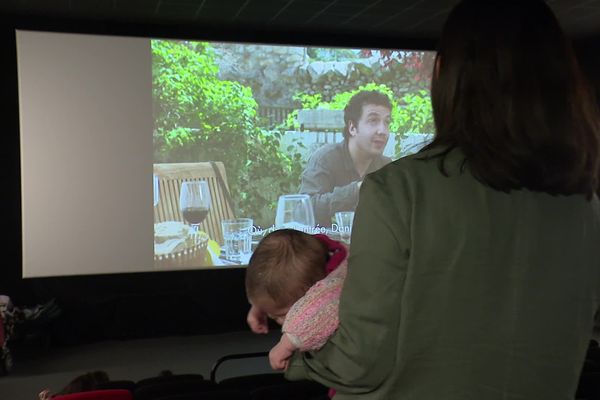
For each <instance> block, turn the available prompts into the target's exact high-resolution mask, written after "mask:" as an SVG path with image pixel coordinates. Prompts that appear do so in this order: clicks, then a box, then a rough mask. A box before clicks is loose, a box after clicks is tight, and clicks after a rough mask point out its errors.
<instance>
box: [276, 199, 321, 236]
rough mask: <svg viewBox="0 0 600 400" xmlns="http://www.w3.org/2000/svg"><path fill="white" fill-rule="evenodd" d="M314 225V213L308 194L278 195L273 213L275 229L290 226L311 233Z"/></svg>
mask: <svg viewBox="0 0 600 400" xmlns="http://www.w3.org/2000/svg"><path fill="white" fill-rule="evenodd" d="M314 226H315V215H314V212H313V207H312V202H311V201H310V196H309V195H307V194H285V195H282V196H279V201H278V202H277V214H275V227H276V228H277V229H281V228H290V229H296V230H299V231H303V232H306V233H311V231H312V229H313V228H314Z"/></svg>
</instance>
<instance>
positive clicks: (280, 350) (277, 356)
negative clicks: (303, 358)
mask: <svg viewBox="0 0 600 400" xmlns="http://www.w3.org/2000/svg"><path fill="white" fill-rule="evenodd" d="M295 350H296V347H295V346H294V345H293V344H292V342H291V341H290V340H289V338H288V336H287V334H285V333H284V334H283V335H282V336H281V340H280V341H279V343H277V344H276V345H275V347H273V348H272V349H271V351H270V352H269V363H270V364H271V368H273V369H274V370H276V371H282V370H283V371H285V370H286V369H287V367H288V363H289V361H290V357H292V354H294V351H295Z"/></svg>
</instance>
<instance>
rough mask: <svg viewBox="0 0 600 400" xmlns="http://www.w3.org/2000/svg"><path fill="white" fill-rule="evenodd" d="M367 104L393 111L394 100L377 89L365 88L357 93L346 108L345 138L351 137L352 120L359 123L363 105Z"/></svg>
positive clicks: (356, 123)
mask: <svg viewBox="0 0 600 400" xmlns="http://www.w3.org/2000/svg"><path fill="white" fill-rule="evenodd" d="M367 104H372V105H376V106H383V107H386V108H388V109H389V110H390V111H392V102H391V101H390V98H389V97H388V96H387V95H385V94H383V93H381V92H378V91H376V90H363V91H360V92H358V93H356V94H355V95H354V96H352V98H351V99H350V101H348V104H346V107H345V108H344V139H346V140H348V138H350V121H352V123H354V125H358V120H359V119H360V117H361V116H362V112H363V106H365V105H367Z"/></svg>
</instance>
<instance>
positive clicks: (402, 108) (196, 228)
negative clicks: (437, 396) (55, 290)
mask: <svg viewBox="0 0 600 400" xmlns="http://www.w3.org/2000/svg"><path fill="white" fill-rule="evenodd" d="M16 33H17V34H16V39H17V67H18V83H19V118H20V139H21V140H20V151H21V190H22V193H21V209H22V243H23V276H24V277H43V276H65V275H92V274H114V273H129V272H149V271H157V272H159V271H173V270H185V269H203V268H206V269H219V268H232V267H233V268H238V267H243V266H244V265H245V264H246V263H247V262H248V259H249V257H250V255H251V254H252V251H253V249H254V248H255V246H256V244H257V243H258V241H260V239H261V238H262V237H263V236H264V235H265V234H266V233H267V232H269V231H272V230H274V229H280V228H286V227H287V228H294V229H300V230H303V231H306V232H309V233H317V232H318V233H325V234H328V235H330V236H331V237H333V238H334V239H340V240H344V241H346V242H348V241H349V240H350V239H351V236H350V234H351V230H352V221H353V217H354V215H353V211H354V208H355V206H356V203H357V201H358V190H357V187H358V185H359V183H360V181H361V180H362V176H361V175H363V174H364V171H363V173H359V171H358V170H357V169H356V167H355V165H354V159H353V158H352V155H351V154H350V153H351V147H352V146H353V144H352V143H354V144H356V143H359V142H360V146H358V147H360V148H361V149H362V150H361V151H362V152H363V153H362V155H363V156H364V155H365V154H366V153H364V152H365V151H367V152H369V154H370V156H373V161H372V162H371V164H370V169H371V170H372V169H376V168H379V167H380V166H382V165H384V164H386V163H387V162H389V161H391V160H394V159H397V158H398V157H402V156H403V155H405V154H409V153H412V152H415V151H417V150H418V149H419V148H420V147H421V146H423V145H424V144H425V143H427V141H428V140H430V139H431V135H432V133H433V120H432V115H431V105H430V98H429V84H430V75H431V71H432V69H433V60H434V53H432V52H423V51H405V50H373V49H351V48H322V47H309V46H282V45H267V44H248V43H221V42H207V41H176V40H151V39H149V38H141V37H126V36H106V35H86V34H73V33H55V32H53V33H51V32H41V31H23V30H19V31H17V32H16ZM363 91H376V92H378V93H379V96H384V98H385V99H387V100H386V101H387V102H389V105H391V110H390V109H388V108H386V107H382V106H378V105H366V106H364V107H363V108H364V110H363V109H360V110H359V111H360V112H361V114H360V115H359V116H355V117H356V119H357V120H356V126H355V128H356V129H354V130H353V131H352V135H350V136H349V138H348V139H344V112H343V109H344V107H345V106H346V104H347V103H348V101H349V100H350V99H351V98H353V96H355V95H356V94H357V93H360V92H363ZM363 111H364V112H363ZM359 117H360V118H359ZM369 126H370V127H371V128H369ZM355 137H358V138H359V139H360V138H362V139H360V141H359V142H357V141H355ZM353 141H354V142H353ZM349 143H350V144H349ZM370 156H369V157H370ZM151 199H152V200H151Z"/></svg>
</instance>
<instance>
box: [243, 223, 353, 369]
mask: <svg viewBox="0 0 600 400" xmlns="http://www.w3.org/2000/svg"><path fill="white" fill-rule="evenodd" d="M347 255H348V251H347V249H346V247H345V246H344V245H343V244H341V243H340V242H336V241H334V240H331V239H330V238H328V237H327V236H325V235H309V234H307V233H303V232H300V231H296V230H292V229H281V230H277V231H274V232H272V233H270V234H269V235H267V236H266V237H265V238H264V239H263V240H262V241H261V242H260V243H259V245H258V246H257V248H256V250H255V251H254V254H253V255H252V258H250V262H249V265H248V269H247V271H246V294H247V296H248V300H249V302H250V304H251V308H250V311H249V312H248V325H249V326H250V329H252V331H253V332H255V333H267V331H268V327H267V317H268V318H271V319H273V320H275V322H277V323H278V324H280V325H282V332H283V334H282V336H281V339H280V340H279V343H277V345H275V347H273V348H272V349H271V351H270V352H269V362H270V363H271V367H272V368H273V369H276V370H285V369H286V368H287V364H288V361H289V359H290V357H291V356H292V354H293V353H294V351H296V350H300V351H308V350H317V349H319V348H321V347H322V346H323V345H324V344H325V343H326V342H327V339H328V338H329V336H331V335H332V334H333V333H334V332H335V330H336V329H337V327H338V322H339V319H338V306H339V297H340V293H341V290H342V286H343V284H344V279H345V277H346V271H347V265H348V264H347Z"/></svg>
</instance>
